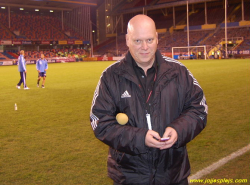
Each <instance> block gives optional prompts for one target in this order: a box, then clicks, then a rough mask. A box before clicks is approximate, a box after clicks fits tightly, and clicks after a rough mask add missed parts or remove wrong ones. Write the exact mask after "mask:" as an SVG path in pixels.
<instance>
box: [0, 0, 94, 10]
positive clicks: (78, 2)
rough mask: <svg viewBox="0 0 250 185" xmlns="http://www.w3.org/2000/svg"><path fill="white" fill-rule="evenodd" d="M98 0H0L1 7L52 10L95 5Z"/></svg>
mask: <svg viewBox="0 0 250 185" xmlns="http://www.w3.org/2000/svg"><path fill="white" fill-rule="evenodd" d="M97 3H98V0H0V6H1V7H3V6H4V7H11V8H21V7H22V8H27V9H29V8H30V9H31V8H39V9H53V10H72V9H74V8H77V7H79V6H83V5H86V6H97Z"/></svg>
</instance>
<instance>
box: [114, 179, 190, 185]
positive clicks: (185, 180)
mask: <svg viewBox="0 0 250 185" xmlns="http://www.w3.org/2000/svg"><path fill="white" fill-rule="evenodd" d="M114 185H122V184H119V183H116V182H114ZM169 185H188V179H187V178H186V179H183V180H182V181H181V182H179V183H174V184H169Z"/></svg>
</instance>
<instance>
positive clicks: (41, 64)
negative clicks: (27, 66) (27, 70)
mask: <svg viewBox="0 0 250 185" xmlns="http://www.w3.org/2000/svg"><path fill="white" fill-rule="evenodd" d="M36 69H37V71H38V79H37V87H39V82H40V80H41V78H43V82H42V88H45V87H44V84H45V79H46V71H47V69H48V61H47V60H46V59H45V58H44V54H41V58H40V59H38V60H37V61H36Z"/></svg>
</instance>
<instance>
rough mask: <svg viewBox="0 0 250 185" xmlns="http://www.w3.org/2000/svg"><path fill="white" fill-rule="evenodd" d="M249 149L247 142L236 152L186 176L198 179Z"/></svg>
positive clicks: (249, 145)
mask: <svg viewBox="0 0 250 185" xmlns="http://www.w3.org/2000/svg"><path fill="white" fill-rule="evenodd" d="M249 150H250V144H248V145H247V146H245V147H243V148H241V149H239V150H238V151H236V152H233V153H232V154H230V155H228V156H227V157H224V158H222V159H220V160H219V161H217V162H215V163H213V164H211V165H210V166H208V167H206V168H204V169H203V170H200V171H198V172H197V173H195V174H194V175H192V176H190V177H188V179H189V180H190V179H200V178H201V177H203V176H205V175H207V174H209V173H211V172H212V171H214V170H216V169H217V168H219V167H221V166H223V165H224V164H226V163H228V162H229V161H231V160H232V159H234V158H236V157H238V156H241V155H243V154H244V153H246V152H247V151H249Z"/></svg>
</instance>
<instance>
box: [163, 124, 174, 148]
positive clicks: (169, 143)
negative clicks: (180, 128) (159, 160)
mask: <svg viewBox="0 0 250 185" xmlns="http://www.w3.org/2000/svg"><path fill="white" fill-rule="evenodd" d="M167 137H170V139H169V140H168V141H164V142H162V143H164V146H162V147H160V149H161V150H164V149H167V148H170V147H172V146H173V145H174V144H175V142H176V141H177V139H178V134H177V132H176V130H175V129H173V128H172V127H167V128H166V130H165V133H164V134H163V138H167Z"/></svg>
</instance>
